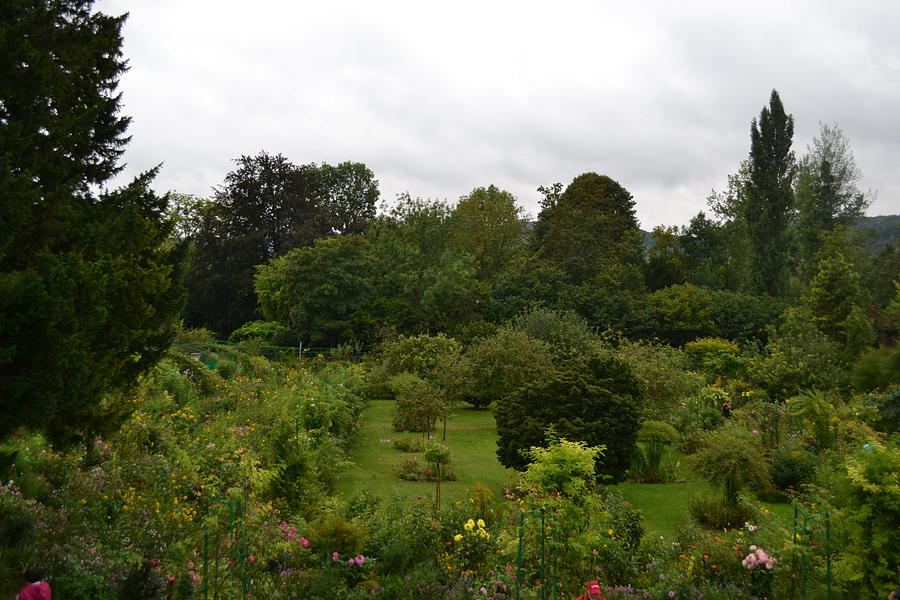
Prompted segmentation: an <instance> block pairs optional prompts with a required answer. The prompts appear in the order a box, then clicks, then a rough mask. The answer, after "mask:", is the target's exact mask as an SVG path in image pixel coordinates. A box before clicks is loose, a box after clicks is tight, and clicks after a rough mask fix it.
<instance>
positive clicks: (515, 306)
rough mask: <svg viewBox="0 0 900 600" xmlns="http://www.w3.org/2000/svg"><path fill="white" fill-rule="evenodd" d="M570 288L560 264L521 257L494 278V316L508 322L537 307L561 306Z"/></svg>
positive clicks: (492, 308) (492, 314)
mask: <svg viewBox="0 0 900 600" xmlns="http://www.w3.org/2000/svg"><path fill="white" fill-rule="evenodd" d="M568 288H569V284H568V279H567V278H566V274H565V272H564V271H563V270H562V269H561V268H560V267H559V266H557V265H556V263H554V262H551V261H549V260H542V259H539V258H537V257H534V256H530V257H519V258H517V259H515V260H513V261H511V262H510V263H509V264H508V265H507V266H506V268H505V269H503V271H501V272H500V273H499V274H497V276H496V277H495V278H494V281H493V288H492V290H491V295H492V298H493V303H492V305H491V308H490V312H489V315H490V318H491V319H492V320H494V321H497V322H506V321H509V320H511V319H513V318H514V317H515V316H516V315H519V314H521V313H523V312H525V311H527V310H530V309H531V308H533V307H535V306H542V305H543V306H558V305H559V303H560V300H561V298H562V297H563V296H565V295H566V292H567V290H568Z"/></svg>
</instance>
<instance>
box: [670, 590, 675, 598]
mask: <svg viewBox="0 0 900 600" xmlns="http://www.w3.org/2000/svg"><path fill="white" fill-rule="evenodd" d="M674 597H675V592H673V591H672V590H669V598H674Z"/></svg>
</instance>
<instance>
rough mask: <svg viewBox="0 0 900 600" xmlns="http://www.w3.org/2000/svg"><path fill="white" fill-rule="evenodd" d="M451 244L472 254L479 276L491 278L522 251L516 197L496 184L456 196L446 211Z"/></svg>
mask: <svg viewBox="0 0 900 600" xmlns="http://www.w3.org/2000/svg"><path fill="white" fill-rule="evenodd" d="M450 230H451V233H450V237H451V243H452V244H453V246H454V247H457V248H461V249H463V250H465V251H466V252H468V253H469V254H471V255H472V256H474V257H475V260H476V261H477V263H478V272H477V276H478V278H479V279H484V280H490V279H493V278H494V277H495V276H496V275H497V273H499V272H500V271H501V270H503V268H504V267H505V266H506V265H507V264H509V262H510V261H511V260H512V259H513V258H514V257H515V256H516V255H517V254H518V253H520V252H521V251H522V249H523V247H524V242H525V235H524V233H525V226H524V220H523V218H522V209H521V208H519V207H518V206H516V198H515V196H513V195H512V194H510V193H509V192H506V191H503V190H500V189H498V188H497V187H496V186H493V185H491V186H488V187H486V188H483V187H480V188H476V189H474V190H472V191H471V192H470V193H469V194H468V195H467V196H463V197H462V198H460V199H459V202H458V203H457V205H456V207H455V208H454V209H453V213H452V214H451V215H450Z"/></svg>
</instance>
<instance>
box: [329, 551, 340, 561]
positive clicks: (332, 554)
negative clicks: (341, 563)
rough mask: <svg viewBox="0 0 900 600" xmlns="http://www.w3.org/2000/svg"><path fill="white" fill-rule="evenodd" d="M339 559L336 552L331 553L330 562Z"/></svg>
mask: <svg viewBox="0 0 900 600" xmlns="http://www.w3.org/2000/svg"><path fill="white" fill-rule="evenodd" d="M340 557H341V555H340V554H338V553H337V552H332V553H331V560H334V561H336V560H337V559H339V558H340Z"/></svg>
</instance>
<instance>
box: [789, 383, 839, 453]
mask: <svg viewBox="0 0 900 600" xmlns="http://www.w3.org/2000/svg"><path fill="white" fill-rule="evenodd" d="M785 404H786V406H787V416H788V417H789V418H790V419H791V420H792V421H793V422H794V424H795V428H796V429H797V430H798V431H800V432H802V433H804V434H805V435H807V436H809V437H811V438H812V439H814V440H815V445H816V446H817V447H819V448H830V447H831V446H832V444H833V443H834V431H833V429H832V422H833V420H834V417H835V407H834V405H833V404H832V402H831V400H830V399H829V398H828V396H827V395H826V394H825V393H824V392H821V391H818V390H815V391H809V390H807V391H805V392H802V393H800V394H797V395H796V396H792V397H790V398H788V399H787V400H785Z"/></svg>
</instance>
